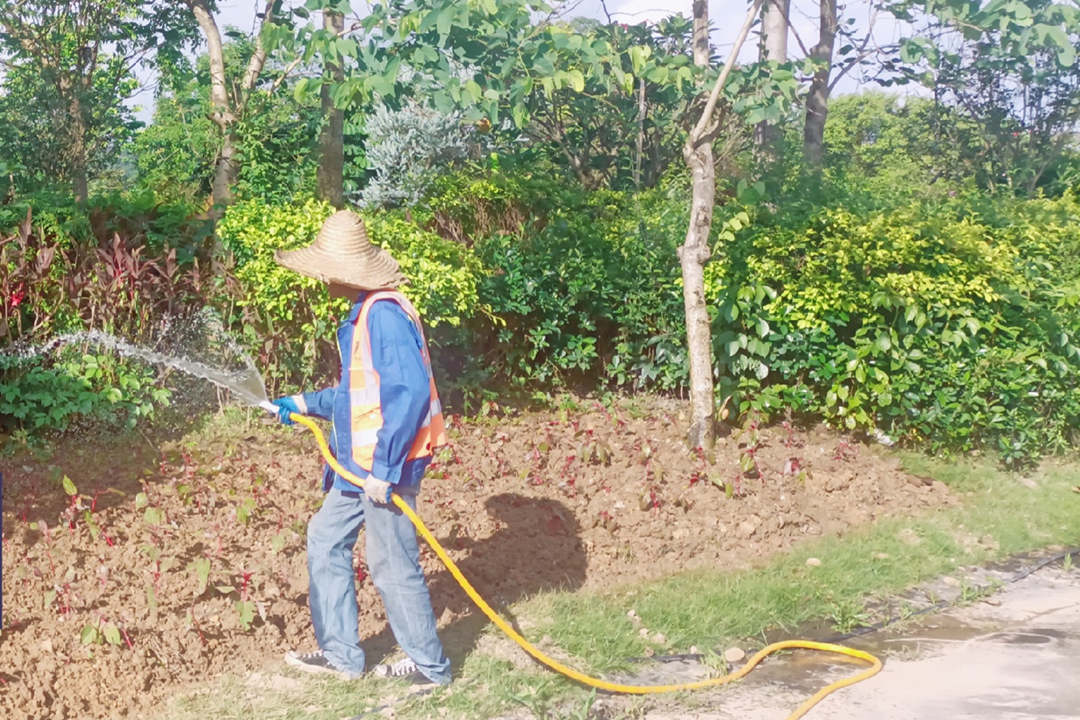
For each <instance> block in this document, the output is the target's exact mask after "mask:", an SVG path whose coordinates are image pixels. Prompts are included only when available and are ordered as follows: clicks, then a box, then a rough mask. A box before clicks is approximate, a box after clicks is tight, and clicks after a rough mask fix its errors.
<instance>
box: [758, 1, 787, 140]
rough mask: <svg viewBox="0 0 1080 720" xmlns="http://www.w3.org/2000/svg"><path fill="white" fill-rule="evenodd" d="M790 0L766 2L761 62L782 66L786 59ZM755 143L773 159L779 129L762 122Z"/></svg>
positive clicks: (760, 51)
mask: <svg viewBox="0 0 1080 720" xmlns="http://www.w3.org/2000/svg"><path fill="white" fill-rule="evenodd" d="M790 9H791V0H767V2H766V3H765V10H764V17H763V19H762V23H761V46H760V48H759V49H758V58H759V59H760V60H761V61H762V62H767V63H778V64H782V63H785V62H787V59H788V13H789V12H790ZM756 139H757V143H758V146H759V147H760V148H761V150H762V151H763V152H764V154H765V155H766V156H768V157H775V155H776V151H777V145H778V144H779V142H780V139H781V133H780V130H779V128H778V127H777V126H776V125H774V124H773V123H770V122H767V121H762V122H761V123H760V124H758V127H757V138H756Z"/></svg>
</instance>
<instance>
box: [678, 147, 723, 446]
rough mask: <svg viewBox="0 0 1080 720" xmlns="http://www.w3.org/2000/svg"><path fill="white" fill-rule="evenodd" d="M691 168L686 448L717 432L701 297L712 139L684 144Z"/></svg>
mask: <svg viewBox="0 0 1080 720" xmlns="http://www.w3.org/2000/svg"><path fill="white" fill-rule="evenodd" d="M683 157H684V158H685V159H686V164H687V165H688V166H689V167H690V174H691V178H692V182H693V185H692V188H693V190H692V193H691V203H690V225H689V227H687V229H686V241H685V242H684V243H683V245H682V247H680V248H679V264H680V265H681V266H682V279H683V308H684V311H685V313H686V345H687V349H688V356H689V359H690V427H689V429H688V430H687V442H688V443H689V445H690V447H705V448H711V447H712V446H713V442H714V440H715V437H716V427H715V425H716V411H715V405H716V404H715V401H714V398H713V368H712V328H711V327H710V325H709V308H708V305H707V304H706V302H705V263H706V262H708V261H709V256H710V254H711V253H710V251H709V232H710V230H711V229H712V218H713V206H714V204H715V201H716V164H715V161H714V158H713V151H712V142H711V141H710V142H704V143H699V144H697V145H690V144H689V143H687V145H686V147H685V148H683Z"/></svg>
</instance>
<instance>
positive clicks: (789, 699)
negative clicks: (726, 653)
mask: <svg viewBox="0 0 1080 720" xmlns="http://www.w3.org/2000/svg"><path fill="white" fill-rule="evenodd" d="M1003 575H1004V573H1003ZM850 644H851V645H852V646H854V647H859V648H863V649H865V650H869V651H870V652H873V653H875V654H876V655H878V656H879V657H882V659H884V661H885V669H884V670H883V671H882V672H881V673H880V674H878V675H877V676H876V677H874V678H871V679H870V680H867V681H865V682H863V683H860V684H858V685H855V686H853V687H850V688H845V689H843V690H840V691H838V692H837V693H835V694H833V695H831V696H829V697H828V698H826V699H825V700H824V701H823V702H822V703H820V704H819V705H818V706H817V707H816V708H814V709H813V710H812V711H811V712H810V713H809V715H807V717H808V718H810V720H814V719H818V718H822V719H824V718H828V719H829V720H864V719H866V720H870V719H872V720H969V719H970V720H976V719H977V720H1035V719H1039V720H1066V719H1068V720H1074V719H1076V720H1080V571H1077V570H1076V569H1072V570H1071V571H1065V570H1062V569H1061V568H1060V565H1057V566H1053V567H1048V568H1045V569H1043V570H1040V571H1039V572H1037V573H1035V574H1033V575H1031V576H1029V577H1028V578H1026V579H1024V580H1021V581H1019V582H1017V583H1015V584H1011V585H1008V586H1006V587H1005V588H1003V589H1002V590H1001V591H999V592H997V593H995V594H994V595H992V596H991V597H989V598H988V599H987V600H986V601H982V602H977V603H975V604H972V605H968V606H966V607H962V608H957V609H954V610H950V611H948V612H946V613H943V614H941V615H936V616H927V617H925V618H922V619H920V620H919V621H918V622H916V623H913V624H909V625H908V626H907V627H906V628H905V629H904V630H903V632H899V633H895V634H881V633H878V634H875V635H872V636H866V637H864V638H863V639H862V640H858V639H856V640H853V641H851V642H850ZM853 671H856V668H855V666H852V665H845V664H838V663H836V662H833V661H831V660H825V659H823V658H822V656H819V655H815V654H812V653H796V654H794V655H792V656H789V657H787V658H783V659H780V660H777V661H774V662H769V663H768V664H767V665H766V666H764V667H762V668H761V669H759V670H756V671H754V672H753V673H752V674H751V675H750V676H749V677H748V678H747V679H746V680H745V681H744V682H743V683H742V684H740V685H739V686H737V687H733V688H731V689H728V690H720V691H717V692H715V693H707V694H704V695H700V696H699V695H696V694H695V695H688V696H685V697H684V698H683V699H682V700H681V701H680V703H679V705H680V706H679V708H678V709H676V708H675V707H673V706H672V705H670V704H667V703H660V702H657V703H656V704H655V705H653V706H652V708H651V709H649V710H646V712H645V715H644V716H645V717H646V718H649V719H650V720H676V718H678V719H679V720H728V719H732V720H734V719H735V718H738V720H782V719H783V718H786V717H787V716H788V714H789V713H790V712H791V711H792V710H793V709H794V708H796V707H797V706H798V705H799V703H801V702H802V701H803V700H804V699H805V698H807V697H809V696H810V695H812V694H813V693H814V692H815V691H816V690H817V689H818V688H820V687H822V686H824V685H826V684H828V683H829V682H832V681H833V680H836V679H838V678H840V677H843V676H845V675H850V674H852V672H853ZM611 709H614V708H611ZM616 716H617V715H616Z"/></svg>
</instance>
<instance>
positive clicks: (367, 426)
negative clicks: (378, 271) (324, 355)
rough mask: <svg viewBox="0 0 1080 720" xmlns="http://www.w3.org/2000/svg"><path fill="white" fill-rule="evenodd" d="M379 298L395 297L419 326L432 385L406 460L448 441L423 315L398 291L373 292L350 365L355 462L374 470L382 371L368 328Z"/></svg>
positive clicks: (426, 454)
mask: <svg viewBox="0 0 1080 720" xmlns="http://www.w3.org/2000/svg"><path fill="white" fill-rule="evenodd" d="M378 300H393V301H394V302H396V303H397V304H398V305H399V306H400V307H401V309H402V310H404V311H405V314H406V315H408V316H409V319H410V320H412V321H413V324H414V325H416V329H417V331H418V332H419V333H420V344H421V348H420V354H421V356H422V357H423V359H424V367H425V368H426V369H427V374H428V382H429V383H430V384H431V407H430V408H428V412H427V415H426V416H425V417H424V422H423V424H422V425H421V426H420V429H419V431H417V433H416V439H415V440H414V441H413V444H412V447H411V448H410V449H409V454H408V456H407V457H406V462H407V461H409V460H415V459H416V458H422V457H430V456H431V454H432V451H433V450H434V449H435V448H437V447H440V446H442V445H445V444H446V426H445V425H444V423H443V414H442V404H441V403H440V402H439V393H438V391H437V390H436V389H435V376H434V375H433V374H432V372H431V357H430V356H429V355H428V346H427V339H426V338H425V337H424V326H423V324H422V323H421V322H420V314H419V313H418V312H417V311H416V308H415V307H413V304H412V303H411V302H409V300H408V298H406V297H405V296H404V295H402V294H401V293H399V292H393V291H381V292H375V293H371V294H370V295H368V296H367V297H366V298H364V304H363V305H361V307H360V314H359V316H357V318H356V328H355V329H354V330H353V341H352V358H351V363H350V367H349V408H350V410H349V412H350V421H351V424H352V455H353V461H354V462H355V463H356V464H357V465H359V466H360V467H362V468H364V469H365V470H367V471H368V472H371V468H372V466H373V465H374V461H375V443H376V440H377V437H378V434H379V429H380V428H382V426H383V416H382V402H381V398H380V396H379V373H377V372H376V371H375V365H374V363H373V362H372V356H371V332H370V331H369V330H368V323H367V317H368V311H370V310H371V306H372V305H374V304H375V302H376V301H378Z"/></svg>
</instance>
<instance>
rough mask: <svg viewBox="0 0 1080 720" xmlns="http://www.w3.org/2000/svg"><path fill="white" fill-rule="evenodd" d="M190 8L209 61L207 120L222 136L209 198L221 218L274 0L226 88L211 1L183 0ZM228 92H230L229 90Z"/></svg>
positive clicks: (260, 67)
mask: <svg viewBox="0 0 1080 720" xmlns="http://www.w3.org/2000/svg"><path fill="white" fill-rule="evenodd" d="M185 2H186V3H187V6H188V7H189V8H190V9H191V12H192V15H194V17H195V20H196V22H197V23H198V25H199V29H200V30H201V31H202V34H203V38H204V39H205V41H206V48H207V54H208V56H209V59H210V119H211V120H212V121H213V122H214V124H215V125H216V126H217V128H218V132H219V133H220V134H221V151H220V152H219V153H218V156H217V160H216V161H215V163H214V179H213V183H212V191H211V192H212V197H213V203H214V208H213V210H212V211H211V217H215V218H217V217H220V215H221V213H222V211H223V209H224V207H225V206H226V205H228V204H229V202H231V201H232V188H233V185H234V184H235V183H236V177H237V173H238V171H239V167H238V165H237V160H236V152H237V136H236V124H237V122H238V121H239V119H240V118H241V117H242V116H243V112H244V109H245V107H246V106H247V103H248V100H249V99H250V98H251V93H252V91H253V90H254V89H255V83H256V82H257V81H258V79H259V75H260V74H261V73H262V70H263V66H264V65H265V64H266V56H267V51H266V46H265V44H264V42H263V30H264V29H265V28H268V27H269V26H272V25H273V24H274V20H275V8H277V7H278V6H279V5H280V3H279V2H277V0H267V2H266V4H265V6H264V7H263V11H262V13H261V14H260V15H259V18H260V20H259V29H258V31H257V32H256V37H255V44H254V46H253V50H252V53H251V56H250V58H249V59H248V63H247V68H246V69H245V71H244V75H243V78H242V79H241V81H240V83H239V85H237V86H235V87H233V88H231V89H230V88H229V86H228V85H227V83H226V81H225V47H224V44H223V43H222V40H221V30H220V28H218V24H217V21H216V20H215V19H214V15H213V9H214V8H213V6H212V5H211V3H210V0H185ZM230 90H231V91H230Z"/></svg>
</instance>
